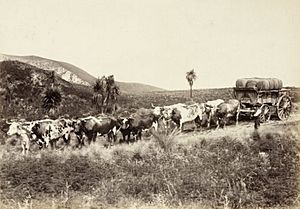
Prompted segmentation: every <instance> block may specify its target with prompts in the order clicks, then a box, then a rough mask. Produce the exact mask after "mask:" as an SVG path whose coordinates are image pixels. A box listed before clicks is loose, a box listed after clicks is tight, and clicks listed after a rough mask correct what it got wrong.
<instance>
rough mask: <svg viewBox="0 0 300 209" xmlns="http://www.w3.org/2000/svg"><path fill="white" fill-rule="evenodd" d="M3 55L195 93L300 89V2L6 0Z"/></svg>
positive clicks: (1, 5) (0, 10)
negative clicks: (245, 81)
mask: <svg viewBox="0 0 300 209" xmlns="http://www.w3.org/2000/svg"><path fill="white" fill-rule="evenodd" d="M0 53H3V54H11V55H37V56H42V57H45V58H49V59H55V60H60V61H65V62H69V63H71V64H74V65H76V66H78V67H80V68H82V69H84V70H86V71H87V72H89V73H90V74H92V75H94V76H96V77H97V76H102V75H110V74H114V75H115V78H116V80H119V81H127V82H141V83H146V84H151V85H155V86H158V87H162V88H165V89H188V83H187V81H186V79H185V73H186V72H187V71H189V70H191V69H193V68H194V69H195V71H196V73H197V75H198V78H197V80H196V81H195V83H194V88H211V87H230V86H234V85H235V81H236V79H237V78H243V77H254V76H255V77H277V78H280V79H282V80H283V82H284V84H285V85H294V86H300V1H298V0H294V1H293V0H269V1H266V0H219V1H218V0H181V1H176V0H147V1H146V0H47V1H46V0H43V1H42V0H19V1H17V0H0Z"/></svg>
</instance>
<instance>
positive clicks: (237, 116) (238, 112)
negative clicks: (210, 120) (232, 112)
mask: <svg viewBox="0 0 300 209" xmlns="http://www.w3.org/2000/svg"><path fill="white" fill-rule="evenodd" d="M240 112H241V104H239V106H238V108H237V111H236V125H238V124H239V116H240Z"/></svg>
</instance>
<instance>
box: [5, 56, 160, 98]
mask: <svg viewBox="0 0 300 209" xmlns="http://www.w3.org/2000/svg"><path fill="white" fill-rule="evenodd" d="M5 60H16V61H20V62H24V63H27V64H30V65H32V66H35V67H37V68H40V69H43V70H48V71H49V70H54V71H55V72H56V74H57V75H58V76H59V77H61V78H62V79H64V80H66V81H69V82H70V83H75V84H80V85H85V86H90V85H93V84H94V83H95V81H96V78H95V77H94V76H92V75H91V74H89V73H88V72H87V71H85V70H83V69H81V68H79V67H77V66H75V65H73V64H71V63H67V62H64V61H57V60H52V59H48V58H44V57H40V56H36V55H29V56H18V55H7V54H2V53H0V62H1V61H5ZM116 83H117V85H118V86H119V87H120V89H121V92H123V93H132V94H139V93H143V92H154V91H165V89H162V88H159V87H156V86H152V85H148V84H142V83H137V82H120V81H116Z"/></svg>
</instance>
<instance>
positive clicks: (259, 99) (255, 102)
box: [234, 78, 292, 122]
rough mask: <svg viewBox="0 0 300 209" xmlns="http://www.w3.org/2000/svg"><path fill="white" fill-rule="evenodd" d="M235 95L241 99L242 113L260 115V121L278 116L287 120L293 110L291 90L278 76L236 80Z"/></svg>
mask: <svg viewBox="0 0 300 209" xmlns="http://www.w3.org/2000/svg"><path fill="white" fill-rule="evenodd" d="M234 92H235V97H236V99H237V100H239V101H240V111H239V114H240V115H247V116H250V117H252V116H254V115H258V116H259V119H260V122H266V121H268V120H270V118H271V116H276V117H277V118H279V119H280V120H287V119H288V118H289V116H290V113H291V111H292V100H291V97H290V90H289V89H285V88H283V84H282V81H281V80H279V79H276V78H244V79H238V80H237V81H236V87H235V88H234Z"/></svg>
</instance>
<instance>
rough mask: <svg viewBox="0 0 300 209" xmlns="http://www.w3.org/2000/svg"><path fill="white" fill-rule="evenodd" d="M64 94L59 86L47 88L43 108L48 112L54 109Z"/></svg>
mask: <svg viewBox="0 0 300 209" xmlns="http://www.w3.org/2000/svg"><path fill="white" fill-rule="evenodd" d="M61 100H62V96H61V93H60V91H59V89H58V88H55V87H49V88H47V89H46V91H45V93H44V96H43V108H45V109H46V111H47V112H48V113H50V111H54V110H55V109H56V108H57V107H58V106H59V105H60V103H61Z"/></svg>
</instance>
